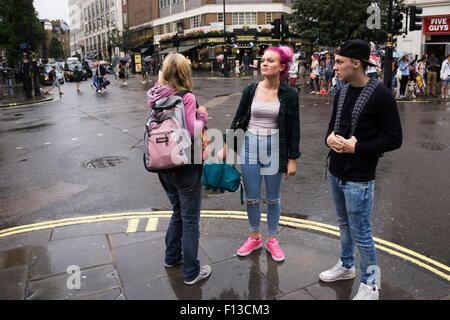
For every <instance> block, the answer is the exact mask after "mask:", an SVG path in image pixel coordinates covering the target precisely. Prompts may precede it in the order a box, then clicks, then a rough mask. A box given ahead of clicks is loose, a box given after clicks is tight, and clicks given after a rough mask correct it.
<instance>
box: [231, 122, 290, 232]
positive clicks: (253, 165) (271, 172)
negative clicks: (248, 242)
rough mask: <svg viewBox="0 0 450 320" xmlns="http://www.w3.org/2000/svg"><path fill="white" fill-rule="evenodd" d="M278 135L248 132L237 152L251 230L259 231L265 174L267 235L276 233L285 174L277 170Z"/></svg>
mask: <svg viewBox="0 0 450 320" xmlns="http://www.w3.org/2000/svg"><path fill="white" fill-rule="evenodd" d="M278 140H279V138H278V134H275V135H272V136H257V135H255V134H253V133H251V132H250V131H247V132H246V134H245V140H244V143H243V144H242V150H241V153H240V165H241V171H242V177H243V181H244V189H245V194H246V197H247V216H248V222H249V224H250V232H259V225H260V221H261V207H260V197H261V184H262V179H263V177H264V184H265V187H266V201H267V224H268V227H269V234H268V236H270V237H275V236H276V235H277V234H278V223H279V221H280V214H281V204H280V194H281V183H282V181H283V177H284V175H285V174H284V173H279V172H278V168H279V147H278V144H279V142H278Z"/></svg>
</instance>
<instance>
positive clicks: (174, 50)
mask: <svg viewBox="0 0 450 320" xmlns="http://www.w3.org/2000/svg"><path fill="white" fill-rule="evenodd" d="M198 46H199V45H198V44H196V45H193V46H179V47H178V52H179V53H181V52H185V51H188V50H191V49H193V48H195V47H198ZM171 52H177V47H170V48H166V49H164V50H162V51H160V52H158V54H166V53H171Z"/></svg>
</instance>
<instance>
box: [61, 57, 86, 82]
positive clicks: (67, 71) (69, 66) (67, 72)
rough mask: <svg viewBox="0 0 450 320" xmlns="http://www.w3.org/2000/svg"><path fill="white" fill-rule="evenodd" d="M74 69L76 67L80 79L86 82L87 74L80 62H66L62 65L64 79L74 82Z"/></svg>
mask: <svg viewBox="0 0 450 320" xmlns="http://www.w3.org/2000/svg"><path fill="white" fill-rule="evenodd" d="M75 67H78V70H80V72H81V75H80V79H81V80H87V78H88V74H87V71H86V69H85V68H84V67H83V65H82V64H81V62H79V61H74V62H66V63H65V64H64V78H65V79H66V81H67V82H70V81H73V80H74V76H73V73H74V71H75Z"/></svg>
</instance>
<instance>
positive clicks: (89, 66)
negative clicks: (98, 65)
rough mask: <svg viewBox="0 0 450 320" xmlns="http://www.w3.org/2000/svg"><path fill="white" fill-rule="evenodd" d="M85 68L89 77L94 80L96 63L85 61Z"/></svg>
mask: <svg viewBox="0 0 450 320" xmlns="http://www.w3.org/2000/svg"><path fill="white" fill-rule="evenodd" d="M83 67H84V68H85V69H86V72H87V75H88V77H89V78H92V75H93V73H94V70H95V61H91V60H85V61H83Z"/></svg>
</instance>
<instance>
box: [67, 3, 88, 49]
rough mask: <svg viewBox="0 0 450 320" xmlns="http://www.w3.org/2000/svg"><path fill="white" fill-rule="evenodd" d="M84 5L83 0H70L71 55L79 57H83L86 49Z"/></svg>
mask: <svg viewBox="0 0 450 320" xmlns="http://www.w3.org/2000/svg"><path fill="white" fill-rule="evenodd" d="M82 5H83V1H82V0H69V19H70V21H69V26H70V36H71V38H70V55H71V56H73V57H75V56H76V57H78V58H81V56H82V55H83V53H84V51H85V47H84V42H83V39H84V32H83V31H84V30H83V21H82V15H81V13H82V11H81V8H82Z"/></svg>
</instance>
